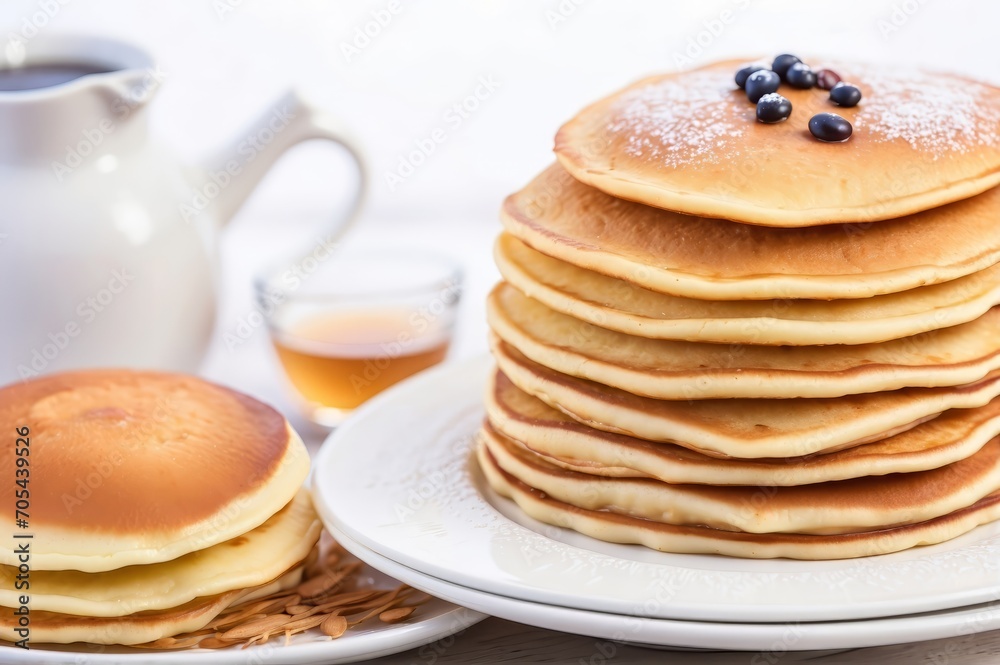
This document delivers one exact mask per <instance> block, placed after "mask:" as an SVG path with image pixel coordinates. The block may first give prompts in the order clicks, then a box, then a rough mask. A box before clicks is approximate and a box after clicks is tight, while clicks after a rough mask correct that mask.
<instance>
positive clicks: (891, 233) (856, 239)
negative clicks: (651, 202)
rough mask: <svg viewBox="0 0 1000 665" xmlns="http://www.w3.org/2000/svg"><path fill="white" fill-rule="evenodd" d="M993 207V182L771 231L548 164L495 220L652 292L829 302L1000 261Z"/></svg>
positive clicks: (997, 201)
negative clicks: (631, 195) (669, 205)
mask: <svg viewBox="0 0 1000 665" xmlns="http://www.w3.org/2000/svg"><path fill="white" fill-rule="evenodd" d="M765 129H769V128H765ZM998 146H1000V144H998ZM839 147H842V146H839ZM998 150H1000V148H998ZM831 189H833V188H831ZM998 216H1000V189H992V190H989V191H988V192H986V193H984V194H981V195H980V196H976V197H973V198H970V199H967V200H964V201H960V202H958V203H954V204H951V205H948V206H943V207H940V208H935V209H933V210H928V211H926V212H922V213H919V214H915V215H911V216H908V217H903V218H900V219H893V220H889V221H885V222H880V223H878V224H860V225H859V224H853V225H852V224H847V225H843V224H842V225H833V226H821V227H814V228H808V229H774V228H766V227H758V226H748V225H746V224H735V223H733V222H727V221H725V220H717V219H706V218H700V217H691V216H688V215H681V214H677V213H672V212H666V211H663V210H658V209H655V208H650V207H648V206H643V205H639V204H637V203H631V202H628V201H623V200H621V199H616V198H614V197H611V196H608V195H606V194H604V193H602V192H600V191H598V190H596V189H594V188H592V187H587V186H585V185H583V184H581V183H579V182H577V181H576V180H574V179H573V178H572V177H571V176H570V175H569V174H567V173H566V171H565V170H564V169H562V168H561V167H559V166H558V165H556V166H551V167H549V168H548V169H547V170H546V171H543V172H542V174H541V175H539V176H538V177H537V178H535V179H534V180H533V181H532V182H531V183H529V184H528V185H527V186H526V187H525V188H524V189H523V190H521V191H520V192H518V193H516V194H513V195H511V196H509V197H508V198H507V200H506V201H505V202H504V205H503V209H502V210H501V214H500V219H501V221H502V222H503V225H504V227H505V228H506V230H507V231H508V232H509V233H510V234H512V235H514V236H515V237H517V238H519V239H521V240H522V241H524V242H525V243H527V244H528V245H530V246H531V247H533V248H534V249H536V250H538V251H539V252H542V253H544V254H547V255H549V256H552V257H555V258H558V259H561V260H563V261H566V262H567V263H571V264H573V265H576V266H579V267H581V268H586V269H588V270H593V271H595V272H599V273H602V274H605V275H609V276H611V277H617V278H619V279H623V280H626V281H628V282H630V283H633V284H636V285H638V286H642V287H645V288H647V289H650V290H652V291H656V292H659V293H666V294H669V295H676V296H685V297H688V298H699V299H703V300H769V299H776V298H777V299H788V298H806V299H817V300H833V299H843V298H867V297H869V296H874V295H881V294H885V293H897V292H899V291H907V290H909V289H913V288H916V287H918V286H924V285H928V284H938V283H941V282H946V281H950V280H952V279H957V278H959V277H963V276H965V275H971V274H972V273H975V272H978V271H980V270H983V269H985V268H988V267H989V266H991V265H994V264H996V263H997V262H1000V229H998V228H997V225H996V223H995V220H996V219H997V217H998Z"/></svg>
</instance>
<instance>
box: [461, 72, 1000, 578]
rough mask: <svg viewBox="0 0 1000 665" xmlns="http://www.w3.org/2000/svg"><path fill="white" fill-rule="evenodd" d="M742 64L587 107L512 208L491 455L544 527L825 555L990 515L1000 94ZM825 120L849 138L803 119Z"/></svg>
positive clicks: (492, 311) (490, 420)
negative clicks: (761, 116)
mask: <svg viewBox="0 0 1000 665" xmlns="http://www.w3.org/2000/svg"><path fill="white" fill-rule="evenodd" d="M741 64H742V63H741V62H737V61H731V62H721V63H717V64H713V65H709V66H706V67H703V68H701V69H697V70H692V71H687V72H682V73H678V74H670V75H664V76H656V77H652V78H648V79H645V80H642V81H639V82H638V83H636V84H634V85H632V86H630V87H628V88H625V89H624V90H622V91H620V92H618V93H616V94H614V95H611V96H610V97H608V98H606V99H604V100H601V101H599V102H597V103H596V104H594V105H592V106H590V107H588V108H586V109H584V110H583V111H582V112H581V113H580V114H579V115H578V116H577V117H576V118H574V119H573V120H571V121H570V122H569V123H567V124H566V125H564V126H563V127H562V128H561V130H560V131H559V133H558V135H557V137H556V148H555V151H556V154H557V156H558V163H557V164H555V165H553V166H551V167H550V168H548V169H547V170H546V171H544V172H543V173H542V174H541V175H539V176H538V177H537V178H536V179H535V180H534V181H532V182H531V183H530V184H528V185H527V186H526V187H525V188H524V189H523V190H522V191H520V192H518V193H516V194H514V195H512V196H510V197H509V198H508V199H507V201H506V202H505V204H504V206H503V210H502V214H501V218H502V221H503V225H504V233H503V234H501V236H500V237H499V239H498V240H497V244H496V248H495V258H496V262H497V264H498V266H499V269H500V272H501V274H502V276H503V278H504V281H502V282H501V283H500V284H499V285H498V286H497V287H496V288H495V289H494V290H493V292H492V293H491V294H490V296H489V302H488V316H489V323H490V327H491V330H492V333H491V346H492V350H493V354H494V357H495V359H496V364H497V370H496V373H495V375H494V376H493V378H492V381H491V383H490V385H489V387H488V390H487V396H486V405H487V414H488V416H487V420H486V422H485V424H484V426H483V428H482V430H481V432H480V434H479V445H478V448H477V451H478V460H479V463H480V466H481V468H482V470H483V472H484V474H485V476H486V478H487V480H488V482H489V484H490V485H491V486H492V487H493V488H494V489H495V490H496V491H497V492H498V493H500V494H501V495H504V496H507V497H510V498H512V499H513V500H514V501H515V502H517V504H518V505H519V506H520V507H521V509H522V510H523V511H524V512H525V513H527V514H528V515H530V516H531V517H533V518H536V519H538V520H541V521H543V522H547V523H550V524H554V525H558V526H562V527H566V528H570V529H575V530H577V531H580V532H582V533H585V534H587V535H590V536H593V537H595V538H598V539H601V540H606V541H611V542H617V543H634V544H642V545H646V546H648V547H651V548H655V549H658V550H662V551H668V552H688V553H717V554H724V555H730V556H738V557H753V558H774V557H788V558H796V559H835V558H850V557H862V556H869V555H876V554H884V553H888V552H894V551H899V550H903V549H907V548H910V547H915V546H919V545H928V544H934V543H939V542H942V541H945V540H948V539H951V538H954V537H956V536H959V535H961V534H963V533H966V532H968V531H970V530H972V529H973V528H975V527H976V526H978V525H981V524H984V523H986V522H989V521H992V520H996V519H998V518H1000V437H998V434H1000V307H996V305H998V303H1000V187H997V185H998V184H1000V89H997V88H994V87H991V86H988V85H986V84H983V83H978V82H975V81H970V80H966V79H963V78H959V77H955V76H948V75H940V74H932V73H926V72H921V71H914V70H908V69H895V68H881V67H875V66H869V65H859V64H849V63H839V64H831V66H830V69H829V71H833V72H836V74H837V77H838V78H842V79H843V80H845V81H850V82H851V83H852V84H853V85H855V86H856V87H857V88H858V90H859V91H860V92H861V94H862V99H861V102H860V103H859V104H857V105H856V106H854V107H851V108H840V107H837V106H835V105H834V104H833V103H832V102H831V101H830V98H829V93H828V92H827V91H826V90H821V89H818V88H810V89H799V88H794V87H790V86H787V85H785V86H782V87H781V89H780V90H779V92H780V93H781V94H782V95H784V96H785V97H786V98H787V99H788V101H790V102H791V105H792V113H791V116H790V117H789V118H788V119H787V120H785V121H784V122H780V123H777V124H765V123H763V122H758V121H757V120H756V118H755V108H754V105H753V104H752V103H750V102H748V100H747V96H746V95H745V94H744V91H743V90H740V89H739V88H738V87H737V85H735V84H734V82H733V75H734V73H735V72H736V71H737V70H738V69H739V68H740V66H741ZM834 111H835V112H837V113H838V114H840V115H841V116H842V118H843V119H846V120H847V121H848V122H849V123H850V124H851V126H852V128H853V134H852V135H851V136H850V138H849V139H848V140H846V141H842V142H824V141H820V140H818V139H817V138H815V137H814V136H813V135H812V134H811V133H810V131H809V120H810V117H811V116H813V115H814V114H819V113H824V112H834Z"/></svg>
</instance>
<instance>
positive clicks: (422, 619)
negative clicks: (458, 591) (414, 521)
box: [0, 568, 486, 665]
mask: <svg viewBox="0 0 1000 665" xmlns="http://www.w3.org/2000/svg"><path fill="white" fill-rule="evenodd" d="M361 575H362V576H364V577H366V578H368V579H369V580H370V582H371V583H372V584H377V585H378V586H380V587H383V588H392V587H394V586H396V584H398V582H396V581H395V580H393V579H391V578H390V577H389V576H387V575H385V574H383V573H381V572H379V571H377V570H375V569H373V568H367V569H366V570H363V571H362V573H361ZM485 618H486V616H485V615H483V614H480V613H479V612H475V611H473V610H469V609H466V608H464V607H458V606H456V605H453V604H451V603H449V602H447V601H445V600H441V599H439V598H432V599H431V600H430V601H429V602H427V603H425V604H424V605H421V606H420V609H419V613H418V614H416V615H414V618H413V620H411V621H407V622H406V623H398V624H384V623H379V622H378V621H369V622H366V623H365V624H362V625H360V626H356V627H354V628H351V629H350V630H348V631H347V632H346V633H345V634H344V635H343V637H340V638H337V639H336V640H330V639H329V638H327V637H325V636H324V635H322V633H320V632H319V631H318V630H312V631H308V632H306V633H302V634H300V635H296V636H294V637H293V638H292V641H291V643H290V644H288V645H285V644H284V642H283V639H282V638H277V639H273V640H271V641H270V642H269V643H268V644H265V645H263V646H260V647H250V648H249V649H240V648H239V647H233V648H229V649H215V650H213V649H184V650H182V651H149V650H146V649H129V648H127V647H101V646H97V645H83V644H70V645H65V646H64V645H37V646H35V645H32V647H31V649H29V650H27V651H25V650H24V649H19V648H17V647H14V646H10V645H7V644H0V663H4V665H28V664H31V665H38V664H44V665H167V664H170V665H261V664H262V663H266V665H335V664H336V663H353V662H356V661H358V660H367V659H369V658H378V657H379V656H387V655H389V654H392V653H398V652H400V651H406V650H407V649H412V648H415V647H418V646H422V645H424V644H428V643H431V642H433V641H435V640H439V639H441V638H443V637H447V636H448V635H451V634H453V633H457V632H459V631H460V630H463V629H465V628H467V627H468V626H471V625H472V624H474V623H478V622H479V621H482V620H483V619H485Z"/></svg>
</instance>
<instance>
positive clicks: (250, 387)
mask: <svg viewBox="0 0 1000 665" xmlns="http://www.w3.org/2000/svg"><path fill="white" fill-rule="evenodd" d="M290 214H292V215H294V211H292V212H291V213H290V211H288V210H282V211H280V213H275V217H274V218H271V219H269V218H268V217H269V216H268V215H266V214H264V215H260V214H258V215H255V217H254V218H253V219H252V220H247V221H246V223H242V224H238V225H237V226H236V227H235V228H233V229H231V232H230V233H229V234H228V235H227V236H226V238H225V241H224V242H223V255H224V256H223V266H224V273H223V282H224V283H223V289H222V298H221V299H220V300H221V303H222V304H221V307H220V317H219V326H218V330H217V338H220V339H221V336H222V334H223V333H224V332H226V331H227V330H230V329H232V327H233V326H234V325H235V323H236V321H238V320H239V319H240V318H243V317H245V316H246V314H247V313H248V312H249V311H250V308H251V307H252V305H251V298H250V289H249V284H250V275H251V272H252V270H253V269H254V268H255V267H256V266H257V265H259V264H261V263H267V262H269V261H270V260H272V259H273V255H272V254H273V252H272V250H271V249H270V248H273V247H274V245H275V232H274V229H275V228H280V227H281V226H284V228H285V229H287V228H288V225H287V219H288V217H289V215H290ZM302 214H303V215H304V216H312V213H310V212H308V211H306V212H303V213H302ZM279 222H282V223H283V224H279ZM498 231H499V225H498V224H495V223H493V222H492V220H422V219H415V220H397V221H394V222H383V223H369V222H363V223H362V224H361V225H360V226H359V227H358V228H357V229H356V230H355V231H354V232H352V234H351V237H350V240H349V242H348V244H347V246H346V248H345V249H346V250H348V251H349V250H350V249H351V248H352V247H361V246H372V245H375V246H380V245H383V244H386V243H389V244H392V245H395V246H403V247H418V246H423V247H428V248H433V249H435V250H438V251H444V252H447V253H450V254H452V255H454V256H455V257H456V258H458V259H460V260H461V261H462V262H463V264H464V265H465V268H466V289H465V293H464V301H463V303H462V314H461V317H462V319H461V321H460V327H459V333H458V338H457V340H456V344H455V346H454V349H453V351H454V353H453V357H456V358H461V357H468V356H471V355H476V354H479V353H483V352H485V350H486V343H485V337H486V326H485V322H484V312H485V310H484V305H483V300H484V298H485V295H486V293H487V291H488V290H489V288H490V286H491V285H492V284H493V282H495V281H496V279H497V273H496V271H495V268H494V267H493V264H492V260H491V258H490V254H491V248H492V239H493V237H494V236H495V235H496V233H497V232H498ZM220 339H217V340H216V341H217V342H219V341H220ZM271 356H272V352H271V350H270V348H269V342H268V339H267V335H266V333H265V331H263V330H259V331H257V334H255V335H253V336H252V337H251V338H250V339H249V340H248V341H247V342H246V343H245V344H243V345H241V346H240V347H239V348H237V349H235V350H233V351H231V350H229V349H227V348H225V346H224V345H223V344H221V343H219V344H217V345H216V347H215V348H214V349H213V350H212V352H211V354H210V356H209V358H208V360H207V362H206V364H205V366H204V368H203V373H204V374H206V375H207V376H208V377H209V378H212V379H215V380H218V381H221V382H224V383H227V384H229V385H232V386H235V387H237V388H238V389H240V390H243V391H245V392H249V393H251V394H254V395H257V396H258V397H260V398H262V399H264V400H266V401H268V402H270V403H271V404H274V405H275V406H276V407H277V408H279V409H280V410H282V411H283V412H284V413H285V414H286V415H287V416H288V417H289V419H290V420H291V422H292V423H293V425H294V426H295V427H296V428H297V429H298V430H299V432H300V433H301V434H302V436H303V439H305V440H306V442H307V444H309V446H310V448H311V449H312V450H316V449H318V447H319V445H320V443H321V442H322V440H323V438H324V434H325V433H324V432H323V431H322V430H319V429H316V428H313V427H311V426H310V425H309V424H308V423H306V422H304V421H303V420H302V419H301V417H299V416H298V415H297V414H296V410H295V404H294V402H293V400H292V399H291V398H290V396H289V393H288V392H287V389H286V387H285V386H284V384H283V378H282V377H281V375H280V372H279V371H278V369H277V366H276V365H275V361H274V359H273V358H272V357H271ZM915 583H918V581H916V580H915ZM369 662H371V663H380V664H385V665H388V664H390V663H391V664H394V665H402V664H404V663H406V664H413V665H442V664H445V663H470V664H471V663H576V664H580V665H605V664H610V663H614V664H615V665H618V664H625V663H647V662H669V663H671V664H672V665H737V664H740V665H777V664H778V663H780V664H782V665H789V664H792V663H810V664H813V663H821V664H824V665H826V664H831V665H832V664H834V663H837V664H840V663H846V664H851V665H854V664H856V665H867V664H869V663H872V664H874V663H879V664H882V663H884V664H886V665H910V664H917V663H927V664H928V665H972V664H977V665H978V664H987V663H989V664H1000V631H994V632H991V633H984V634H978V635H961V634H959V635H956V636H955V637H953V638H950V639H941V640H933V641H929V642H922V643H916V644H906V645H898V646H887V647H877V648H869V649H853V650H841V651H822V652H817V651H807V652H786V653H780V652H769V653H757V652H685V651H660V650H655V649H648V648H642V647H636V646H631V645H624V644H614V643H611V642H608V641H606V640H598V639H595V638H593V637H586V636H579V635H570V634H567V633H559V632H555V631H550V630H544V629H540V628H534V627H530V626H524V625H521V624H517V623H514V622H511V621H505V620H502V619H496V618H490V619H486V620H485V621H483V622H482V623H480V624H477V625H475V626H472V627H471V628H469V629H467V630H465V631H464V632H463V633H462V634H460V635H458V636H457V637H455V638H454V639H445V640H442V641H440V642H438V643H434V644H431V645H429V646H425V647H421V648H418V649H413V650H410V651H407V652H404V653H400V654H397V655H394V656H388V657H385V658H380V659H376V660H372V661H369Z"/></svg>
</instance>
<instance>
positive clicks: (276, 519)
mask: <svg viewBox="0 0 1000 665" xmlns="http://www.w3.org/2000/svg"><path fill="white" fill-rule="evenodd" d="M0 423H2V424H3V430H4V431H5V432H7V433H8V436H9V437H10V438H9V440H8V442H7V443H5V444H4V445H3V446H2V447H0V469H3V471H4V474H3V475H4V481H3V482H2V483H0V505H2V506H5V507H6V508H5V512H6V513H7V514H8V515H9V516H10V522H9V523H8V527H7V528H8V531H14V532H15V535H16V536H17V537H16V538H15V537H11V536H10V534H9V533H8V537H6V538H4V539H3V541H2V545H0V564H2V565H0V639H4V640H9V641H12V642H20V641H22V640H24V639H26V638H27V639H28V640H29V642H39V643H41V642H53V643H68V642H91V643H97V644H141V643H144V642H150V641H153V640H157V639H159V638H162V637H169V636H172V635H176V634H179V633H184V632H189V631H194V630H199V629H201V628H203V627H204V626H206V625H207V624H208V623H209V622H211V620H212V619H213V618H215V617H216V616H217V615H218V614H219V613H220V612H222V611H223V610H224V609H226V608H227V607H229V606H231V605H233V604H235V603H237V602H242V601H245V600H249V599H251V598H254V597H258V596H265V595H268V594H270V593H273V592H275V591H279V590H284V589H287V588H290V587H293V586H295V585H297V584H298V583H299V581H300V579H301V577H302V572H303V569H304V567H305V566H306V565H307V564H308V558H309V557H310V553H311V552H312V551H313V549H314V545H315V544H316V542H317V540H318V539H319V534H320V528H321V526H320V523H319V520H318V518H317V516H316V514H315V512H314V510H313V507H312V502H311V498H310V496H309V494H308V493H307V492H306V491H305V490H303V489H302V482H303V480H304V479H305V477H306V475H307V473H308V470H309V455H308V452H307V451H306V449H305V446H304V445H303V444H302V441H301V439H299V437H298V436H297V435H296V434H295V432H294V431H293V430H292V429H291V428H290V427H289V425H288V423H287V422H286V421H285V419H284V418H283V417H282V416H281V415H280V414H279V413H278V412H276V411H274V410H273V409H271V408H270V407H267V406H265V405H264V404H261V403H260V402H257V401H256V400H254V399H252V398H250V397H247V396H246V395H242V394H240V393H237V392H234V391H232V390H228V389H226V388H223V387H221V386H217V385H214V384H210V383H207V382H205V381H201V380H199V379H196V378H193V377H187V376H180V375H173V374H161V373H153V372H130V371H123V370H109V371H86V372H76V373H68V374H61V375H53V376H49V377H45V378H41V379H37V380H33V381H30V382H27V383H21V384H17V385H12V386H9V387H6V388H3V389H0ZM24 428H27V430H25V429H24ZM16 429H20V430H21V433H22V434H24V433H25V432H27V434H26V435H24V436H23V438H25V439H26V440H27V445H25V444H23V443H22V444H21V445H20V446H19V447H20V448H25V447H27V448H28V449H29V450H30V453H28V455H27V458H28V459H29V460H30V465H28V466H27V467H25V466H24V465H22V464H20V463H17V462H16V460H17V459H18V456H17V454H16V453H15V445H14V439H13V436H14V432H15V430H16ZM21 468H28V469H29V473H26V474H17V476H15V469H21ZM16 478H17V479H26V482H24V483H23V485H17V484H15V479H16ZM22 489H27V490H28V494H27V495H25V494H17V495H16V496H28V503H30V506H26V510H25V513H26V514H27V515H28V517H27V519H26V523H25V524H23V525H21V528H17V527H16V526H15V523H14V519H13V513H14V510H13V507H14V506H15V502H16V498H15V491H20V490H22ZM22 505H24V504H22ZM25 549H27V555H25ZM26 601H27V602H26ZM23 605H27V607H28V613H25V611H24V610H23V609H22V606H23ZM24 617H26V618H24Z"/></svg>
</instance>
